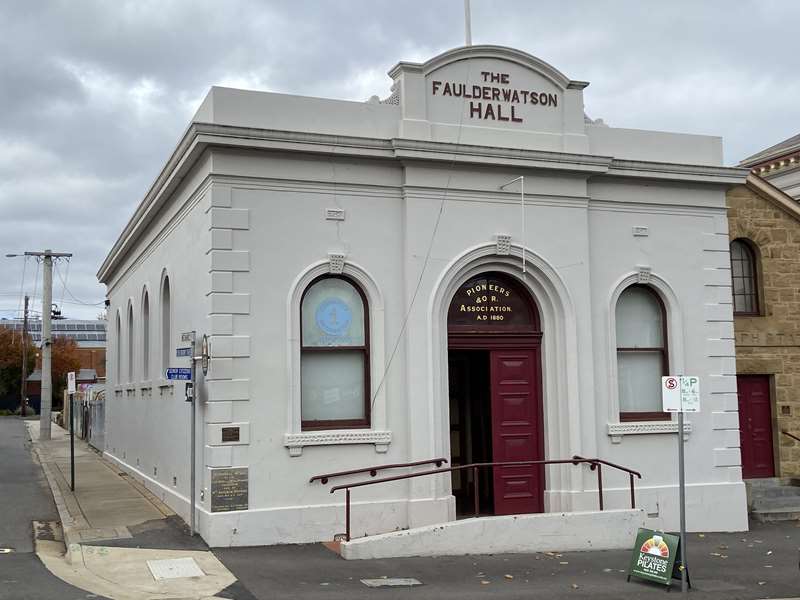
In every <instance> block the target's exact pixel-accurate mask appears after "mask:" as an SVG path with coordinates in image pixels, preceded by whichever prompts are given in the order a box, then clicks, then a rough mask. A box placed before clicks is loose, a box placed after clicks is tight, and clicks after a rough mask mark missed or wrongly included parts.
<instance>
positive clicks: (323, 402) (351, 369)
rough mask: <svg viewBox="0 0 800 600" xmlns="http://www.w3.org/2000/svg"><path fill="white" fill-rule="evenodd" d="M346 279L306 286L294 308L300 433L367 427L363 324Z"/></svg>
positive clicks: (358, 294) (360, 299)
mask: <svg viewBox="0 0 800 600" xmlns="http://www.w3.org/2000/svg"><path fill="white" fill-rule="evenodd" d="M366 315H367V302H366V298H365V296H364V294H363V292H362V291H361V290H360V289H359V288H358V287H357V286H356V285H354V284H353V283H352V282H351V281H350V280H349V279H346V278H344V277H335V276H325V277H322V278H319V279H317V280H316V281H314V282H312V283H311V285H309V287H308V288H307V289H306V291H305V293H304V294H303V299H302V301H301V306H300V323H301V326H300V330H301V350H300V377H301V392H300V393H301V405H302V408H301V413H302V428H303V429H324V428H331V427H336V428H341V427H368V426H369V412H370V410H369V409H370V406H369V401H370V398H369V326H368V319H367V318H366Z"/></svg>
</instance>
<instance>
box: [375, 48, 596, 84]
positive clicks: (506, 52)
mask: <svg viewBox="0 0 800 600" xmlns="http://www.w3.org/2000/svg"><path fill="white" fill-rule="evenodd" d="M471 58H497V59H500V60H507V61H510V62H514V63H517V64H518V65H521V66H523V67H525V68H528V69H530V70H532V71H535V72H537V73H539V74H540V75H542V76H543V77H545V78H546V79H549V80H550V81H551V82H552V83H553V84H554V85H556V86H558V87H560V88H561V89H562V90H563V89H579V90H581V89H583V88H585V87H586V86H587V85H589V84H588V82H586V81H572V80H571V79H570V78H569V77H567V76H566V75H564V74H563V73H562V72H561V71H559V70H558V69H556V68H555V67H554V66H553V65H550V64H548V63H546V62H544V61H543V60H541V59H539V58H536V57H535V56H533V55H531V54H528V53H527V52H523V51H522V50H517V49H516V48H509V47H507V46H493V45H488V44H485V45H476V46H461V47H458V48H453V49H451V50H447V51H446V52H442V53H441V54H439V55H438V56H434V57H433V58H431V59H430V60H427V61H425V62H424V63H413V62H399V63H397V64H396V65H395V66H394V67H392V68H391V69H390V70H389V77H391V78H392V79H396V78H397V76H398V75H400V73H401V72H402V71H409V72H412V73H421V74H423V75H427V74H428V73H430V72H431V71H435V70H437V69H441V68H442V67H444V66H446V65H449V64H450V63H454V62H458V61H461V60H467V59H471Z"/></svg>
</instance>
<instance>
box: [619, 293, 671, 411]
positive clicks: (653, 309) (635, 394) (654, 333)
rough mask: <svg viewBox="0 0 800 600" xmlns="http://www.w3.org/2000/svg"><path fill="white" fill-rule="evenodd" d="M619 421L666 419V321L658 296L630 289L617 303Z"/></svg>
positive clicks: (662, 305)
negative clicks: (663, 407) (663, 394)
mask: <svg viewBox="0 0 800 600" xmlns="http://www.w3.org/2000/svg"><path fill="white" fill-rule="evenodd" d="M616 334H617V336H616V337H617V381H618V386H619V418H620V421H640V420H656V419H669V418H670V416H669V414H667V413H664V412H662V411H661V377H662V376H664V375H666V374H667V372H668V370H669V358H668V355H667V317H666V311H665V310H664V304H663V302H662V301H661V298H659V296H658V294H656V293H655V291H653V289H651V288H650V287H648V286H646V285H632V286H630V287H628V288H627V289H625V291H623V292H622V294H621V295H620V297H619V300H617V307H616Z"/></svg>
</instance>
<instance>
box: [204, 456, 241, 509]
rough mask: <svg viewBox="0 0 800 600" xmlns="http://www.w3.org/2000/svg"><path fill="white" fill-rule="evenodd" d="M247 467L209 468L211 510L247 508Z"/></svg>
mask: <svg viewBox="0 0 800 600" xmlns="http://www.w3.org/2000/svg"><path fill="white" fill-rule="evenodd" d="M247 490H248V475H247V467H236V468H234V469H212V470H211V512H229V511H232V510H247V508H248V492H247Z"/></svg>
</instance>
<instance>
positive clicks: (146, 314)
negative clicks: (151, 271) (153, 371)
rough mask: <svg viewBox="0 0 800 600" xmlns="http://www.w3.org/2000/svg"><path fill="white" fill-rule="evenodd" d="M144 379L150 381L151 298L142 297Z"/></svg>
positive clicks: (147, 295) (145, 292) (146, 295)
mask: <svg viewBox="0 0 800 600" xmlns="http://www.w3.org/2000/svg"><path fill="white" fill-rule="evenodd" d="M142 379H143V380H144V381H149V380H150V296H149V294H148V293H147V290H145V291H144V295H143V296H142Z"/></svg>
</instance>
